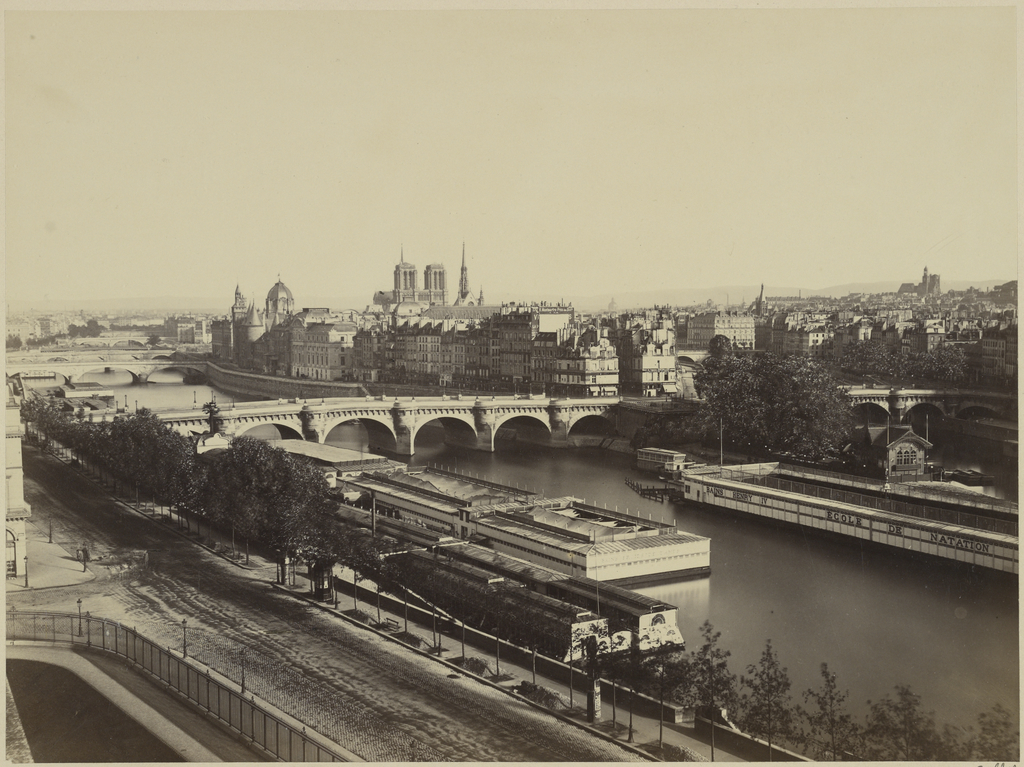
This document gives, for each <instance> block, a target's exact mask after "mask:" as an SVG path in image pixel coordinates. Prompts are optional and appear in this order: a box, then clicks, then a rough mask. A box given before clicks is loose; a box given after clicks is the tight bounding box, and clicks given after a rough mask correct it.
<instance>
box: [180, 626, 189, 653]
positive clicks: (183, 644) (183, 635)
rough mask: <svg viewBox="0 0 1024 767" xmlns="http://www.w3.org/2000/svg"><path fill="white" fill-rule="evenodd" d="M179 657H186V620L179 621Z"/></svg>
mask: <svg viewBox="0 0 1024 767" xmlns="http://www.w3.org/2000/svg"><path fill="white" fill-rule="evenodd" d="M181 657H182V658H187V657H188V619H187V618H182V619H181Z"/></svg>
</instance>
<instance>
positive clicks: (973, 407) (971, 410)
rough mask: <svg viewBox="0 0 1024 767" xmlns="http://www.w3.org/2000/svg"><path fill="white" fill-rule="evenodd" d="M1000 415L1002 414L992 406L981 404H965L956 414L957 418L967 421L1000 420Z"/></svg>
mask: <svg viewBox="0 0 1024 767" xmlns="http://www.w3.org/2000/svg"><path fill="white" fill-rule="evenodd" d="M1000 415H1002V414H1001V413H1000V412H999V411H998V410H996V409H995V408H993V407H992V406H991V405H985V404H982V403H980V402H964V403H963V404H961V405H960V408H959V409H958V410H957V412H956V417H957V418H960V419H962V420H965V421H970V420H974V419H975V418H999V417H1000Z"/></svg>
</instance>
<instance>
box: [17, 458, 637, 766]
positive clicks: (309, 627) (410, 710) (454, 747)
mask: <svg viewBox="0 0 1024 767" xmlns="http://www.w3.org/2000/svg"><path fill="white" fill-rule="evenodd" d="M25 493H26V497H27V500H28V501H29V502H30V503H31V504H32V507H33V516H34V517H35V519H36V524H37V526H38V527H40V528H42V527H48V523H49V522H50V521H51V520H52V521H53V523H54V528H55V530H56V529H57V528H58V527H59V529H61V530H62V531H63V534H64V535H65V536H66V537H67V539H69V540H71V541H82V540H87V541H89V542H90V548H91V550H92V552H93V556H94V560H93V561H92V562H90V564H89V568H90V570H94V571H95V573H96V575H97V577H96V578H95V579H94V580H91V581H89V582H86V583H81V582H75V580H77V579H73V580H72V582H71V583H70V584H69V585H66V586H59V585H57V582H56V581H54V582H53V583H54V585H53V586H51V587H48V588H44V589H36V588H34V587H33V588H30V589H28V590H27V591H26V590H24V589H23V588H17V589H15V588H12V590H11V591H9V592H8V601H9V603H10V604H14V605H16V607H17V609H19V610H21V609H44V610H62V611H67V612H74V611H75V610H76V609H77V600H78V599H79V598H81V599H82V608H83V610H89V611H91V612H92V614H93V615H97V616H102V617H107V618H110V619H113V620H119V621H121V622H123V623H125V624H127V625H130V626H133V627H135V628H137V629H138V631H140V632H141V633H143V634H145V635H147V636H149V637H150V638H152V639H153V640H155V641H157V642H160V643H161V644H165V645H168V646H171V647H175V646H180V641H181V635H182V630H181V621H182V619H187V620H188V626H189V655H190V656H191V655H193V654H195V655H196V656H197V657H199V660H200V662H204V663H208V664H209V665H211V666H213V667H215V668H218V670H224V669H227V670H228V671H230V670H231V668H232V664H234V668H235V669H236V670H237V668H238V664H239V662H240V661H241V662H242V663H245V664H247V665H248V674H247V682H248V686H249V687H251V688H252V689H253V691H254V692H255V693H256V694H258V695H260V696H261V697H263V698H264V699H270V700H272V701H273V702H275V703H276V704H277V705H279V706H280V707H281V708H283V709H285V710H289V711H290V713H293V714H295V713H296V712H295V711H294V710H292V708H291V707H292V706H294V707H295V708H296V709H298V710H300V711H302V712H303V713H304V714H305V715H304V716H303V718H304V719H306V720H307V721H308V722H310V723H311V724H312V726H313V727H314V729H317V730H318V731H321V732H323V733H324V734H325V735H327V736H328V737H331V738H332V739H334V740H336V741H338V742H340V743H341V745H342V746H343V747H345V748H348V749H350V750H352V751H353V752H355V753H356V754H358V755H360V756H361V757H363V758H366V759H369V760H372V761H423V760H431V761H439V760H455V761H630V760H637V759H641V758H642V757H640V756H639V755H637V754H634V753H633V752H631V751H630V750H628V749H625V748H623V747H621V746H619V745H617V744H616V743H613V742H608V741H606V740H604V739H602V738H600V737H598V736H597V735H595V734H591V733H589V732H587V731H586V730H581V729H579V728H576V727H574V726H572V725H570V724H568V723H565V722H561V721H559V720H557V719H556V718H554V717H552V716H550V715H548V714H546V713H544V712H542V711H538V710H536V709H534V708H533V707H532V706H529V705H528V704H526V703H525V702H523V701H519V700H516V699H514V698H512V697H510V696H509V695H507V694H506V693H504V692H501V691H498V690H494V689H492V688H490V687H487V686H485V685H481V684H477V683H475V682H474V681H473V680H472V679H470V678H467V677H465V676H462V675H459V676H457V677H456V678H449V674H450V673H451V672H450V669H448V668H447V667H445V666H443V665H442V664H438V663H436V662H435V661H434V660H433V659H431V658H429V657H425V656H423V655H421V654H419V653H416V652H414V651H412V650H411V649H409V648H408V647H405V646H401V645H396V644H395V643H393V642H391V641H389V640H387V639H384V638H382V637H379V636H377V635H376V634H374V633H372V632H369V631H366V630H365V629H362V628H358V627H353V626H351V625H350V624H348V623H347V622H345V621H343V620H341V619H340V618H338V617H336V616H331V615H328V614H325V613H324V612H323V611H321V610H318V609H316V608H314V607H311V606H309V605H307V604H304V603H302V602H300V601H297V600H296V599H295V598H294V597H292V596H290V595H287V594H282V593H280V592H276V591H275V590H274V589H272V588H271V587H270V584H269V583H268V581H269V580H270V577H272V575H273V572H274V567H273V564H272V563H269V562H266V561H262V560H260V559H259V558H255V559H254V561H253V565H254V566H255V567H256V568H257V569H255V570H246V569H242V568H239V567H237V566H236V565H233V564H231V563H229V562H228V561H226V560H225V559H224V558H222V557H219V556H217V555H214V554H213V553H211V552H210V551H208V550H206V549H204V548H202V547H200V546H198V545H197V544H196V543H195V542H194V541H193V540H189V539H187V538H186V537H185V536H182V535H178V534H177V532H176V531H175V530H174V529H172V528H171V527H170V526H169V525H167V524H166V522H160V521H158V520H156V519H151V518H146V516H145V515H143V514H140V513H139V512H135V511H133V510H129V509H127V508H126V507H125V506H123V505H122V504H120V503H115V502H112V501H111V500H110V498H109V497H108V496H107V495H106V494H105V493H104V491H102V490H101V489H100V488H99V487H97V486H96V485H95V484H94V483H93V482H91V481H90V480H88V479H86V478H84V477H82V476H81V475H79V474H78V473H76V472H73V471H71V470H69V469H68V468H67V467H66V466H65V465H63V464H62V463H60V462H59V461H57V460H55V459H53V458H52V457H50V456H45V455H41V454H39V452H38V451H36V450H34V449H32V448H27V449H26V450H25ZM55 539H56V535H55ZM140 550H145V551H148V561H149V564H148V569H145V570H138V571H130V572H128V573H127V574H126V575H125V574H118V573H117V572H115V571H110V572H105V571H104V568H102V567H97V566H96V561H97V559H98V558H100V557H104V558H106V559H107V560H108V561H109V560H114V559H118V558H123V557H124V556H125V555H126V554H129V553H131V552H137V551H140ZM101 561H102V560H101ZM51 563H52V564H53V566H54V569H61V567H60V565H61V559H60V555H59V554H56V553H55V556H54V558H52V559H51ZM34 569H36V568H34V567H33V563H32V561H31V560H30V584H31V582H32V577H33V576H32V571H33V570H34ZM39 569H40V571H41V572H40V577H41V578H43V577H44V574H43V572H42V566H41V565H40V567H39ZM66 572H67V573H68V576H69V577H70V575H71V571H70V570H66ZM268 576H270V577H268ZM243 651H244V655H243ZM300 684H302V685H305V687H300V686H299V685H300ZM307 687H308V689H309V690H313V691H315V695H311V694H309V693H307V692H306V689H307ZM275 696H276V697H275ZM303 707H305V708H304V709H303ZM524 734H528V736H526V737H524Z"/></svg>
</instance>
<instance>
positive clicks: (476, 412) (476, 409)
mask: <svg viewBox="0 0 1024 767" xmlns="http://www.w3.org/2000/svg"><path fill="white" fill-rule="evenodd" d="M473 425H474V426H475V427H476V446H475V447H474V449H475V450H481V451H483V452H485V453H493V452H494V432H495V428H494V411H493V410H492V409H491V408H488V407H484V404H483V402H481V401H480V400H477V401H476V402H475V403H473Z"/></svg>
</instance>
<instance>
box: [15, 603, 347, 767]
mask: <svg viewBox="0 0 1024 767" xmlns="http://www.w3.org/2000/svg"><path fill="white" fill-rule="evenodd" d="M180 633H181V636H182V642H183V646H182V648H181V650H177V649H172V648H170V647H164V646H162V645H160V644H158V643H157V642H155V641H153V640H151V639H149V638H147V637H145V636H143V635H141V634H140V633H139V632H138V631H136V630H135V629H133V628H129V627H128V626H124V625H122V624H120V623H117V622H116V621H111V620H107V619H105V618H96V617H93V616H89V615H75V614H71V613H53V612H25V611H14V610H10V611H8V612H7V640H8V641H12V640H19V639H20V640H29V641H45V642H66V643H70V644H74V645H81V646H86V647H94V648H97V649H100V650H105V651H107V652H112V653H114V654H115V655H119V656H121V657H123V658H126V659H128V660H130V661H132V662H133V663H135V664H136V665H138V666H140V667H141V668H142V669H144V670H145V671H147V672H149V673H150V674H152V675H153V676H155V677H158V678H159V679H161V680H162V681H163V682H165V683H166V684H167V685H168V686H169V687H171V688H173V689H175V690H177V691H178V692H179V693H181V694H182V695H184V696H185V697H186V698H188V700H189V701H191V702H192V703H194V704H195V705H196V706H198V707H200V708H201V709H203V710H204V711H206V712H208V713H209V714H211V715H213V716H215V717H217V718H218V719H220V720H221V721H222V722H224V723H225V724H227V725H228V726H229V727H231V729H233V730H235V731H236V732H239V733H241V734H242V735H244V736H245V737H246V738H248V739H249V740H251V741H252V742H254V743H255V744H257V745H258V746H260V747H261V748H263V749H264V750H265V751H267V752H268V753H270V754H272V755H273V756H275V757H277V758H278V759H281V760H283V761H289V762H337V761H352V760H353V758H352V756H351V755H349V754H346V753H344V751H343V749H340V748H336V747H334V745H335V744H334V743H332V742H330V741H329V740H328V738H326V737H324V736H323V735H321V734H319V733H310V732H308V731H307V728H306V727H304V726H302V725H301V724H298V723H291V722H288V721H286V720H285V719H284V718H282V717H280V716H278V715H276V714H274V713H272V712H271V711H269V710H268V709H267V708H265V707H264V706H262V705H261V704H260V703H259V702H257V701H256V699H255V696H254V695H252V694H251V692H250V694H249V696H248V697H246V692H245V690H244V689H243V688H242V687H239V688H238V689H236V688H235V685H234V684H232V683H231V682H230V681H224V680H221V679H219V678H218V677H219V676H222V674H221V672H220V671H219V670H218V669H216V668H214V670H215V671H217V677H215V676H211V674H210V667H208V668H207V669H206V670H203V669H200V668H199V667H198V663H195V662H193V661H192V660H191V658H190V657H189V654H188V653H189V652H190V651H191V650H192V649H193V647H195V648H196V649H199V647H200V645H201V644H202V643H201V642H199V643H197V644H193V643H194V642H196V640H198V639H199V638H200V634H201V632H198V631H196V630H195V629H188V628H187V627H182V628H181V630H180ZM254 671H255V669H254ZM259 676H260V675H259V673H258V672H257V673H255V674H254V675H253V678H254V680H256V679H258V678H259ZM249 690H250V691H255V690H254V688H251V687H250V688H249Z"/></svg>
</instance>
